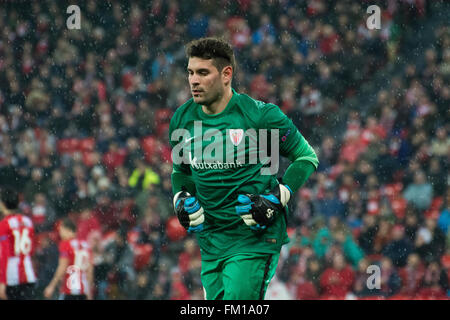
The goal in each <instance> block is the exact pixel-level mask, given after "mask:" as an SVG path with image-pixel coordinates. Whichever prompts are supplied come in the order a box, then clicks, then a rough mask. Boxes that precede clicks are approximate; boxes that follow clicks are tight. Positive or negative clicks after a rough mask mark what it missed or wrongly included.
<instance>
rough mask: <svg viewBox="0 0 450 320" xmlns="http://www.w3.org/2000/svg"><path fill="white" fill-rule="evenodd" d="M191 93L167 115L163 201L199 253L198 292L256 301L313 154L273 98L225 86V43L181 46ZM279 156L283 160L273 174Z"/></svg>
mask: <svg viewBox="0 0 450 320" xmlns="http://www.w3.org/2000/svg"><path fill="white" fill-rule="evenodd" d="M186 54H187V58H188V66H187V71H188V80H189V86H190V89H191V92H192V99H190V100H189V101H187V102H186V103H184V104H183V105H182V106H180V107H179V108H178V109H177V110H176V112H175V114H174V115H173V117H172V119H171V121H170V128H169V140H170V143H171V146H172V159H173V172H172V188H173V192H174V199H173V205H174V210H175V213H176V215H177V216H178V219H179V221H180V223H181V225H182V226H183V227H185V228H186V229H187V230H188V232H190V233H192V234H195V235H196V237H197V240H198V243H199V246H200V252H201V256H202V271H201V280H202V284H203V287H204V289H205V296H206V299H233V300H237V299H252V300H253V299H264V295H265V292H266V290H267V286H268V284H269V282H270V280H271V278H272V277H273V275H274V273H275V269H276V266H277V264H278V258H279V255H280V250H281V246H282V245H283V244H286V243H287V242H288V241H289V239H288V236H287V232H286V219H287V215H288V209H287V203H288V202H289V199H291V198H293V195H294V194H295V193H296V192H297V190H298V189H299V188H300V187H301V186H302V185H303V184H304V183H305V181H306V180H307V179H308V177H309V176H310V175H311V174H312V173H313V172H314V171H315V169H316V168H317V165H318V160H317V156H316V154H315V152H314V150H313V149H312V148H311V146H310V145H309V144H308V142H307V141H306V140H305V139H304V137H303V136H302V135H301V134H300V132H299V131H298V129H297V128H296V127H295V126H294V125H293V123H292V121H291V120H290V119H289V118H288V117H287V116H286V115H285V114H283V112H282V111H281V110H280V109H279V108H278V107H277V106H276V105H273V104H270V103H264V102H261V101H257V100H255V99H252V98H251V97H249V96H248V95H245V94H240V93H237V92H236V91H235V90H234V89H233V88H232V78H233V73H234V71H235V58H234V54H233V49H232V47H231V46H230V45H229V44H228V43H227V42H225V41H223V40H221V39H217V38H202V39H198V40H194V41H192V42H190V43H189V44H188V45H187V47H186ZM279 155H281V156H283V157H286V158H288V159H289V160H290V161H291V164H290V165H289V167H288V168H287V169H286V171H285V172H284V175H283V176H282V178H281V179H280V180H278V179H277V174H278V172H277V171H278V157H279Z"/></svg>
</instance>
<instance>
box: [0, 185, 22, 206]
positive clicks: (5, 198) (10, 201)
mask: <svg viewBox="0 0 450 320" xmlns="http://www.w3.org/2000/svg"><path fill="white" fill-rule="evenodd" d="M1 198H2V202H3V204H4V205H5V207H6V208H7V209H9V210H15V209H17V207H18V206H19V194H18V193H17V191H16V190H14V189H12V188H9V187H6V188H2V192H1Z"/></svg>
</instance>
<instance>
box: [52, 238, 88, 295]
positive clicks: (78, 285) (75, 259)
mask: <svg viewBox="0 0 450 320" xmlns="http://www.w3.org/2000/svg"><path fill="white" fill-rule="evenodd" d="M59 256H60V258H67V259H69V266H68V267H67V270H66V274H65V276H64V280H63V283H62V285H61V292H62V293H64V294H67V295H82V294H84V295H88V292H89V290H90V288H89V283H88V280H87V279H88V278H87V271H88V269H89V266H90V264H92V254H91V250H90V248H89V245H88V243H87V242H86V241H82V240H78V239H75V238H73V239H69V240H65V241H61V242H60V244H59Z"/></svg>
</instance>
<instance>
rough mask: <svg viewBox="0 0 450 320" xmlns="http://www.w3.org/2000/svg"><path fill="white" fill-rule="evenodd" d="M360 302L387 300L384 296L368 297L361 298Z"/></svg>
mask: <svg viewBox="0 0 450 320" xmlns="http://www.w3.org/2000/svg"><path fill="white" fill-rule="evenodd" d="M358 300H386V298H385V297H383V296H367V297H360V298H358Z"/></svg>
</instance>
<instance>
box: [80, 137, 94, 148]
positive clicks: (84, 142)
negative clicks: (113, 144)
mask: <svg viewBox="0 0 450 320" xmlns="http://www.w3.org/2000/svg"><path fill="white" fill-rule="evenodd" d="M78 148H79V150H80V151H94V149H95V139H94V138H85V139H81V140H79V145H78Z"/></svg>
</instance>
